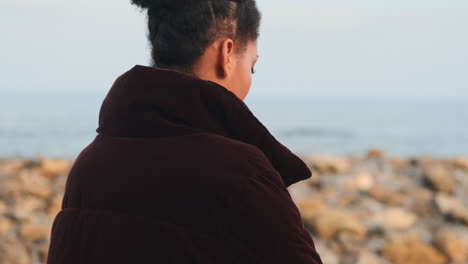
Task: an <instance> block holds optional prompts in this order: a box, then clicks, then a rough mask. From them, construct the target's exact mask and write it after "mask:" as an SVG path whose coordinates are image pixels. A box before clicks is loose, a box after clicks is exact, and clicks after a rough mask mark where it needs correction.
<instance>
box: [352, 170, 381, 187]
mask: <svg viewBox="0 0 468 264" xmlns="http://www.w3.org/2000/svg"><path fill="white" fill-rule="evenodd" d="M374 184H375V181H374V176H373V175H372V174H370V173H369V172H367V171H360V172H358V173H357V174H355V175H353V176H352V177H351V178H350V179H349V180H348V181H347V182H346V183H345V187H346V188H348V189H353V190H359V191H368V190H369V189H370V188H372V187H373V186H374Z"/></svg>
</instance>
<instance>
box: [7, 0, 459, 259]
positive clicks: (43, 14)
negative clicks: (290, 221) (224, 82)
mask: <svg viewBox="0 0 468 264" xmlns="http://www.w3.org/2000/svg"><path fill="white" fill-rule="evenodd" d="M257 4H258V7H259V9H260V11H261V12H262V17H263V18H262V25H261V29H260V38H259V40H258V51H259V56H260V58H259V61H258V63H257V66H256V73H255V75H254V76H253V84H252V89H251V90H250V93H249V95H248V96H247V98H246V99H245V103H246V104H247V105H248V106H249V108H250V109H251V110H252V112H253V113H254V114H255V115H256V116H257V117H258V119H259V120H260V121H262V123H264V124H265V126H266V127H267V128H268V129H269V130H270V132H271V133H272V134H273V135H274V136H275V137H277V139H278V140H279V141H280V142H282V143H283V144H284V145H286V146H287V147H289V148H290V149H291V150H292V151H294V152H297V153H300V154H301V157H304V160H305V161H306V162H307V164H308V165H309V166H310V168H311V169H312V171H313V175H314V176H313V177H312V179H311V180H310V181H309V180H308V181H307V182H304V183H303V184H297V185H296V186H294V188H291V189H290V192H291V194H292V197H293V198H294V200H295V202H297V205H298V207H299V208H300V210H301V213H302V215H303V219H304V222H305V223H306V226H307V228H310V230H311V232H312V236H313V237H314V240H315V241H316V245H317V248H318V251H319V253H320V254H321V255H322V256H323V258H324V260H326V261H324V263H327V264H328V263H332V264H333V263H405V264H408V263H426V264H431V263H468V262H465V261H468V231H467V230H468V229H467V228H466V227H467V225H468V194H467V192H466V188H468V158H466V157H468V122H467V120H468V48H467V47H468V2H467V1H465V0H450V1H437V0H393V1H383V0H353V1H345V0H326V1H325V0H289V1H277V0H257ZM146 33H147V28H146V14H145V13H144V12H140V11H139V9H138V8H137V7H135V6H132V5H131V4H130V0H112V1H111V0H100V1H91V0H81V1H60V0H0V36H1V41H0V157H2V158H0V263H7V264H8V263H43V262H44V261H45V257H46V256H47V245H48V236H49V232H50V225H51V221H52V220H53V217H54V216H55V215H56V213H57V212H58V211H59V210H60V206H61V199H62V195H63V188H64V185H65V181H66V174H67V172H68V169H69V168H70V166H71V162H70V160H72V159H74V158H75V157H76V156H77V155H78V154H79V153H80V151H81V150H82V149H83V148H84V147H86V146H87V145H88V144H89V143H90V142H91V141H92V140H93V139H94V137H95V136H96V132H95V129H96V128H97V126H98V114H99V109H100V106H101V103H102V100H103V99H104V97H105V96H106V94H107V92H108V90H109V89H110V87H111V86H112V84H113V82H114V81H115V79H116V78H117V77H118V76H119V75H120V74H122V73H124V72H125V71H127V70H129V69H130V68H132V67H133V66H134V65H136V64H140V65H149V58H150V50H149V43H148V42H147V39H146ZM9 157H11V158H12V159H9ZM13 157H15V158H13ZM36 157H40V159H36ZM331 208H333V209H331ZM318 212H320V213H318ZM337 219H338V220H339V221H338V220H337ZM340 219H347V221H346V223H343V221H341V220H340ZM320 223H331V224H329V225H326V226H322V225H321V224H320ZM435 230H442V231H440V232H435ZM345 231H346V232H345ZM410 231H411V232H410ZM409 233H415V234H417V235H416V236H412V235H411V236H404V234H409ZM396 238H398V239H403V240H404V241H403V242H402V241H401V240H396V241H397V242H395V239H396ZM400 245H405V246H403V247H402V246H400ZM364 249H365V250H364ZM407 249H410V250H407ZM15 261H16V262H15Z"/></svg>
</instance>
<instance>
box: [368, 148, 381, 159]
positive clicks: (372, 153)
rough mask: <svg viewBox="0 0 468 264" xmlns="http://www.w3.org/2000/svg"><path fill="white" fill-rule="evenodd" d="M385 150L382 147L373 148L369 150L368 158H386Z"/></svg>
mask: <svg viewBox="0 0 468 264" xmlns="http://www.w3.org/2000/svg"><path fill="white" fill-rule="evenodd" d="M384 158H385V152H384V151H383V150H381V149H377V148H372V149H369V150H368V151H367V156H366V159H384Z"/></svg>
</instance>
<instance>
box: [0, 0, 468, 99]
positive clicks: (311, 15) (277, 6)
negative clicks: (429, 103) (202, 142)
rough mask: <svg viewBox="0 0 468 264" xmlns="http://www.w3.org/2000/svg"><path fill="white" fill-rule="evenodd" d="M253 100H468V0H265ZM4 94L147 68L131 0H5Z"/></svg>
mask: <svg viewBox="0 0 468 264" xmlns="http://www.w3.org/2000/svg"><path fill="white" fill-rule="evenodd" d="M257 3H258V6H259V8H260V10H261V12H262V15H263V20H262V26H261V33H260V34H261V36H260V39H259V42H258V45H259V46H258V48H259V55H260V60H259V61H258V63H257V67H256V71H257V72H256V74H255V75H254V82H253V85H252V90H251V93H250V94H249V96H263V95H272V96H274V95H299V96H383V97H388V96H397V97H418V98H428V97H430V98H442V97H444V98H448V97H450V98H468V1H466V0H448V1H440V0H439V1H435V0H406V1H404V0H392V1H389V0H387V1H383V0H348V1H345V0H341V1H339V0H289V1H284V0H282V1H277V0H258V1H257ZM0 34H1V41H0V71H1V76H0V77H1V78H0V93H4V92H15V93H25V94H27V93H32V92H33V93H36V92H37V93H40V92H54V93H55V92H59V93H82V92H85V93H99V94H104V93H106V92H107V90H108V89H109V88H110V86H111V85H112V83H113V81H114V80H115V78H116V77H117V76H118V75H120V74H121V73H123V72H124V71H126V70H128V69H130V68H131V67H133V66H134V65H135V64H143V65H148V63H149V56H150V55H149V48H148V43H147V40H146V24H145V14H144V13H140V12H139V11H138V9H137V8H136V7H134V6H132V5H130V0H100V1H92V0H82V1H63V0H0Z"/></svg>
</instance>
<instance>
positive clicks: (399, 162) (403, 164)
mask: <svg viewBox="0 0 468 264" xmlns="http://www.w3.org/2000/svg"><path fill="white" fill-rule="evenodd" d="M389 162H390V165H391V166H392V167H393V168H394V169H398V170H401V169H405V168H408V167H409V165H410V162H409V160H408V159H403V158H392V159H390V161H389Z"/></svg>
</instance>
